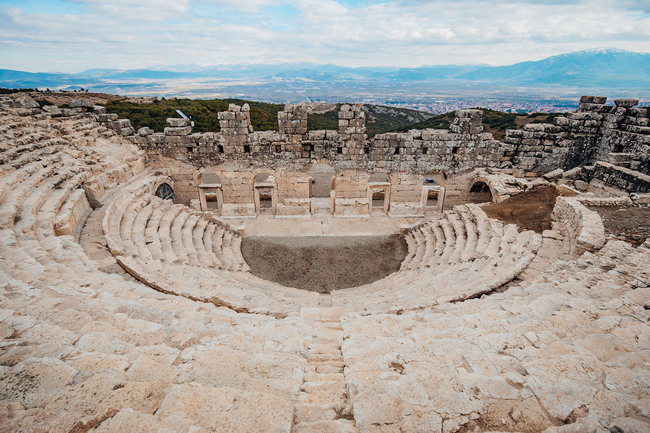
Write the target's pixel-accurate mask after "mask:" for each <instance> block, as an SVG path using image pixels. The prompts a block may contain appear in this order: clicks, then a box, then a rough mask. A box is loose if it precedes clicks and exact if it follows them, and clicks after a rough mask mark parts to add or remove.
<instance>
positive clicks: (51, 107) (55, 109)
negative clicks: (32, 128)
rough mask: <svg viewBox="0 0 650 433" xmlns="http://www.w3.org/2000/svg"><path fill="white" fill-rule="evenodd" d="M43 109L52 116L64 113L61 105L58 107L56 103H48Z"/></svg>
mask: <svg viewBox="0 0 650 433" xmlns="http://www.w3.org/2000/svg"><path fill="white" fill-rule="evenodd" d="M43 111H45V112H46V113H49V114H50V116H52V117H58V116H61V115H62V114H63V113H62V111H61V109H60V108H59V107H57V106H56V105H46V106H44V107H43Z"/></svg>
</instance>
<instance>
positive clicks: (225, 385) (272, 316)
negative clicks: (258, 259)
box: [0, 96, 650, 433]
mask: <svg viewBox="0 0 650 433" xmlns="http://www.w3.org/2000/svg"><path fill="white" fill-rule="evenodd" d="M28 102H29V101H28ZM82 108H83V109H79V110H74V109H66V110H68V111H65V112H63V114H62V113H60V110H59V112H57V111H56V110H54V109H53V108H49V109H43V110H41V109H39V108H36V107H34V106H30V104H29V103H26V102H25V101H22V102H21V101H20V100H17V99H16V98H14V97H7V96H5V97H2V98H0V338H1V340H0V431H7V432H17V431H30V432H87V431H88V432H117V431H125V432H126V431H138V432H210V431H219V432H237V431H239V432H287V433H288V432H301V433H306V432H373V433H375V432H377V433H379V432H456V431H468V432H469V431H508V432H512V431H526V432H529V431H530V432H533V431H534V432H542V431H545V432H547V433H565V432H583V431H584V432H605V431H607V430H606V428H610V431H616V432H619V431H622V432H635V431H647V430H648V426H650V424H648V419H650V406H649V405H648V401H650V392H649V387H648V383H649V381H650V377H649V376H648V368H647V365H648V351H649V350H650V326H649V325H648V321H649V319H650V316H649V313H648V311H649V309H650V301H649V299H650V251H649V249H650V241H646V242H645V243H644V244H642V245H640V246H637V247H634V246H632V245H630V244H628V243H626V242H622V241H618V240H614V239H610V240H608V241H607V242H606V243H605V244H604V246H603V247H602V248H594V247H593V245H594V244H593V243H592V244H590V245H592V247H591V249H587V250H586V251H584V252H583V251H582V250H581V251H580V252H579V253H577V252H576V251H575V250H573V249H572V245H574V244H575V242H573V243H572V242H571V239H570V237H573V238H574V239H573V241H575V239H577V238H580V237H581V236H582V235H584V233H583V231H584V229H585V227H586V226H587V224H582V223H581V221H579V220H578V221H576V223H575V227H574V228H573V229H572V230H566V231H565V233H563V234H560V233H558V231H556V230H549V231H545V232H544V233H542V234H541V235H540V234H538V233H535V232H531V231H519V230H518V229H517V228H516V227H515V226H514V225H508V224H505V225H504V224H503V223H502V222H500V221H497V220H495V219H491V218H489V217H488V216H487V215H486V214H485V212H484V211H483V210H482V209H481V207H480V206H478V205H474V204H467V205H460V206H456V207H454V208H453V209H452V210H449V211H447V212H445V213H444V214H441V215H440V217H439V218H433V219H426V220H423V221H422V222H420V223H417V224H415V225H412V226H410V227H408V229H405V237H406V240H407V243H408V256H407V258H406V260H405V261H404V262H403V264H402V267H401V269H400V270H399V271H398V272H395V273H394V274H392V275H390V276H388V277H386V278H384V279H382V280H378V281H376V282H374V283H371V284H368V285H365V286H361V287H356V288H351V289H345V290H340V291H335V292H333V293H332V295H331V296H329V298H331V299H330V301H331V304H329V305H323V303H322V300H323V298H324V297H323V296H322V295H319V294H317V293H312V292H307V291H302V290H298V289H293V288H289V287H283V286H281V285H279V284H277V283H273V282H269V281H265V280H262V279H260V278H258V277H255V276H254V275H252V274H251V273H250V271H249V269H248V266H247V265H246V263H245V262H244V260H243V259H242V256H241V251H240V245H241V234H240V232H239V231H238V228H237V227H234V226H232V225H231V224H230V223H228V222H225V221H224V220H222V219H219V218H216V217H214V216H212V215H211V214H208V213H203V212H199V211H196V210H193V209H190V208H189V207H187V206H185V205H181V204H174V203H173V202H172V201H171V200H164V199H161V198H159V197H157V196H156V195H155V193H156V190H157V187H158V186H159V185H161V184H162V183H172V179H170V176H169V174H168V173H164V172H162V171H159V170H156V169H152V168H148V167H146V166H145V161H144V154H143V152H142V151H141V150H139V149H138V147H137V146H135V145H132V144H131V143H130V142H128V141H126V140H125V139H124V138H123V137H122V134H127V133H128V132H129V131H128V129H130V127H129V126H126V123H124V122H122V123H119V124H116V125H118V126H119V127H120V129H119V130H116V129H115V128H108V127H107V126H106V125H105V123H106V122H98V121H97V120H96V119H98V117H99V116H100V115H102V114H103V113H102V112H101V111H102V110H101V108H97V107H96V106H92V104H91V105H90V106H89V107H82ZM54 113H56V114H54ZM104 116H106V115H104ZM114 121H116V120H111V122H114ZM125 129H127V131H125ZM570 204H571V203H570ZM571 206H573V207H571ZM571 206H569V205H567V207H566V209H565V210H564V212H567V213H571V212H573V211H574V210H575V207H576V206H579V205H577V204H575V203H573V204H571ZM571 215H573V217H575V218H578V219H579V218H580V215H579V213H576V214H575V215H574V214H571ZM576 215H577V216H576ZM575 218H574V219H575ZM558 226H561V224H559V225H558ZM600 227H601V231H602V224H601V226H600ZM589 229H590V230H592V229H593V226H592V225H590V226H589ZM581 233H582V234H581ZM582 237H583V238H584V236H582ZM80 242H81V243H80ZM116 264H119V266H118V267H116Z"/></svg>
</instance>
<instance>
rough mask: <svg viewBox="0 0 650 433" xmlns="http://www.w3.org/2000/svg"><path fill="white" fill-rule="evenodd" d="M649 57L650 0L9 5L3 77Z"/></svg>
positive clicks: (111, 0) (0, 2) (1, 11)
mask: <svg viewBox="0 0 650 433" xmlns="http://www.w3.org/2000/svg"><path fill="white" fill-rule="evenodd" d="M597 47H615V48H621V49H628V50H633V51H643V52H648V51H650V0H548V1H545V0H520V1H506V0H489V1H467V0H442V1H429V0H286V1H285V0H150V1H146V0H143V1H132V0H0V68H3V69H19V70H26V71H33V72H35V71H47V72H54V71H61V72H79V71H83V70H85V69H90V68H141V67H152V66H161V65H192V64H195V65H210V64H222V63H240V62H252V63H275V62H281V61H292V62H293V61H307V62H315V63H334V64H338V65H345V66H381V65H387V66H404V67H411V66H420V65H437V64H450V63H453V64H472V63H488V64H493V65H504V64H511V63H516V62H519V61H524V60H538V59H542V58H544V57H548V56H550V55H554V54H559V53H563V52H569V51H578V50H585V49H592V48H597Z"/></svg>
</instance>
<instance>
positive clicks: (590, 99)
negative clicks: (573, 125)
mask: <svg viewBox="0 0 650 433" xmlns="http://www.w3.org/2000/svg"><path fill="white" fill-rule="evenodd" d="M605 102H607V97H606V96H582V97H580V103H587V104H604V103H605Z"/></svg>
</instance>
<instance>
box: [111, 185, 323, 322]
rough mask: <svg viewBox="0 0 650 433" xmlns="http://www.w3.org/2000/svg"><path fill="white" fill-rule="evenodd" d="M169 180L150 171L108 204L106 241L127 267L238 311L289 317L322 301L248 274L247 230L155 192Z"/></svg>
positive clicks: (170, 288) (165, 286) (163, 286)
mask: <svg viewBox="0 0 650 433" xmlns="http://www.w3.org/2000/svg"><path fill="white" fill-rule="evenodd" d="M166 181H167V182H168V181H169V179H167V178H166V177H165V176H161V175H151V174H149V173H144V174H143V175H141V176H140V177H139V178H137V179H133V180H132V181H131V182H130V183H129V184H128V185H127V186H125V187H124V188H122V189H121V190H120V191H119V192H118V193H117V194H116V195H115V197H113V199H112V200H111V202H110V203H109V204H108V205H107V208H106V213H105V216H104V219H103V222H102V225H103V230H104V235H105V236H106V241H107V246H108V248H109V250H110V251H111V253H112V254H113V255H114V256H115V258H116V260H117V262H118V263H119V264H120V265H121V266H122V267H123V268H124V269H125V270H126V271H127V272H128V273H129V274H131V275H133V276H134V277H135V278H137V279H138V280H140V281H142V282H144V283H145V284H147V285H149V286H150V287H153V288H155V289H157V290H160V291H162V292H164V293H170V294H176V295H180V296H185V297H188V298H190V299H194V300H200V301H203V302H209V303H212V304H215V305H217V306H227V307H229V308H232V309H234V310H236V311H248V312H258V313H264V314H272V315H274V316H277V317H284V316H288V315H292V314H293V315H297V314H299V313H300V308H301V307H302V306H310V305H315V304H317V302H318V294H316V293H311V292H306V291H303V290H298V289H293V288H290V287H284V286H281V285H279V284H276V283H272V282H269V281H265V280H262V279H260V278H257V277H255V276H253V275H252V274H250V272H249V268H248V265H246V263H245V262H244V259H243V257H242V255H241V249H240V247H241V236H240V235H239V234H238V233H237V232H235V231H234V230H233V229H232V228H230V227H229V226H227V225H226V224H225V223H222V222H220V221H217V220H215V219H214V218H213V217H211V216H209V215H206V214H204V213H201V212H195V211H191V210H190V209H189V208H187V207H186V206H184V205H180V204H173V203H172V202H171V201H169V200H161V199H159V198H157V197H154V196H153V191H155V189H156V187H157V185H159V184H160V183H162V182H166Z"/></svg>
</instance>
